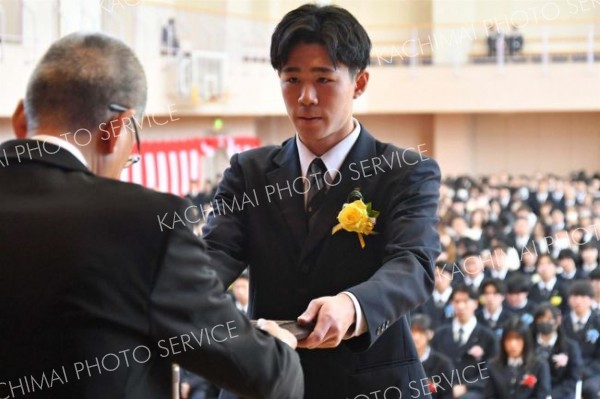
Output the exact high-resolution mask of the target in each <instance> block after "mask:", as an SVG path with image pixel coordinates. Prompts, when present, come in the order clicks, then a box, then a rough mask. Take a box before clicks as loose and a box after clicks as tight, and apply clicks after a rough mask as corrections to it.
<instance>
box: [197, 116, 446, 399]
mask: <svg viewBox="0 0 600 399" xmlns="http://www.w3.org/2000/svg"><path fill="white" fill-rule="evenodd" d="M398 156H399V158H397V157H398ZM403 157H404V160H402V159H403ZM398 159H399V160H400V162H398ZM361 162H362V165H363V166H365V170H364V172H363V170H362V167H361ZM374 163H375V164H378V165H377V166H378V169H375V168H374V167H373V165H374ZM409 163H410V164H412V165H410V164H409ZM389 164H391V166H390V165H389ZM369 165H370V166H369ZM376 172H377V173H376ZM367 175H369V176H367ZM300 176H302V174H301V171H300V164H299V159H298V150H297V147H296V141H295V139H293V138H292V139H290V140H288V141H286V142H285V143H284V144H283V145H282V146H268V147H263V148H259V149H255V150H250V151H247V152H243V153H241V154H238V155H235V156H233V158H232V159H231V166H230V167H229V168H228V169H227V170H226V171H225V173H224V176H223V180H222V182H221V184H220V186H219V189H218V191H217V195H216V201H225V203H226V204H233V203H234V201H235V200H237V201H238V203H241V201H242V198H243V196H244V193H246V194H248V195H249V196H250V197H251V198H254V193H257V197H256V200H254V201H253V202H254V203H253V204H247V206H244V207H241V206H240V207H238V208H237V209H236V210H234V211H233V212H229V211H228V209H225V207H221V206H220V205H219V208H218V209H217V212H215V214H214V215H213V216H212V217H210V218H209V220H208V223H207V225H206V226H205V228H204V237H205V239H206V242H207V243H208V245H209V248H210V254H211V255H212V256H213V257H214V258H215V259H216V260H218V261H219V263H220V266H219V267H218V269H217V273H218V274H219V276H220V277H221V279H222V280H223V282H224V285H225V286H227V285H229V284H230V283H231V282H233V281H234V279H235V278H236V277H237V276H238V275H239V274H240V273H241V272H242V270H244V269H245V268H246V266H249V267H250V298H251V303H250V309H249V313H250V315H251V317H252V318H257V317H266V318H272V319H294V320H295V319H296V318H297V317H298V316H299V315H300V314H301V313H302V312H303V311H304V310H305V309H306V307H307V306H308V304H309V302H310V301H311V300H312V299H315V298H318V297H321V296H326V295H336V294H338V293H340V292H342V291H349V292H351V293H352V294H354V295H355V296H356V298H357V299H358V302H359V303H360V306H361V308H362V310H363V313H364V315H365V317H366V322H367V326H368V332H367V333H365V334H363V335H362V336H360V337H358V338H355V339H351V340H348V341H344V342H343V343H342V344H341V345H340V346H338V347H337V348H335V349H318V350H300V351H299V352H300V357H301V359H302V366H303V369H304V372H305V383H306V394H305V397H306V398H310V399H318V398H324V399H325V398H326V399H334V398H346V397H355V396H356V395H360V394H367V395H368V394H369V392H373V391H376V390H379V389H381V390H385V389H386V388H388V387H390V386H394V387H397V388H398V389H400V390H401V392H402V394H403V397H404V396H405V397H409V396H410V391H409V387H408V385H409V382H410V381H411V380H415V379H418V378H423V377H424V373H423V369H422V367H421V364H420V362H419V359H418V356H417V354H416V349H415V347H414V344H413V341H412V336H411V334H410V329H409V327H408V323H407V319H406V317H405V316H406V315H407V314H408V313H409V312H410V310H411V309H413V308H414V307H415V306H417V305H419V304H420V303H423V302H424V301H426V300H427V299H428V298H429V296H430V295H431V292H432V290H433V280H434V279H433V264H434V261H435V259H436V257H437V256H438V254H439V252H440V243H439V237H438V235H437V232H436V230H435V224H436V222H437V217H436V209H437V203H438V196H439V183H440V171H439V168H438V166H437V163H436V162H435V161H434V160H433V159H429V158H424V159H423V160H421V159H420V157H419V155H418V154H416V153H415V152H412V151H405V152H403V150H401V149H399V148H397V147H394V146H392V145H390V144H384V143H380V142H378V141H376V140H375V139H374V138H373V137H372V136H371V135H370V134H369V133H368V132H367V131H366V130H365V129H364V128H362V131H361V133H360V135H359V138H358V140H357V142H356V143H355V144H354V146H353V147H352V149H351V150H350V152H349V154H348V156H347V157H346V159H345V161H344V163H343V164H342V166H341V168H340V176H341V178H339V177H338V178H336V179H340V180H339V182H338V184H337V185H335V186H334V187H331V188H330V190H329V192H328V193H327V196H326V199H325V202H324V203H323V205H322V206H321V207H320V208H319V210H318V211H317V213H316V215H315V216H313V217H315V218H316V220H317V223H315V224H314V226H313V228H311V229H309V228H308V223H307V218H306V213H305V211H304V195H303V194H302V193H303V191H304V188H303V186H302V179H301V178H299V177H300ZM294 183H296V185H294ZM355 188H360V191H361V193H362V194H363V196H364V199H365V201H367V202H372V206H373V209H374V210H378V211H380V212H381V214H380V215H379V218H378V219H377V224H376V226H375V231H377V232H378V234H377V235H370V236H367V237H366V238H365V240H366V247H365V248H364V249H361V247H360V244H359V240H358V237H357V235H356V234H355V233H349V232H346V231H340V232H338V233H336V234H335V235H332V233H331V231H332V228H333V227H334V226H335V225H336V224H337V223H338V222H337V220H336V217H337V214H338V213H339V211H340V210H341V209H342V206H343V204H344V203H345V202H346V200H347V198H348V195H349V194H350V193H351V191H352V190H353V189H355ZM280 190H281V191H280ZM270 191H274V192H275V194H273V195H271V196H270V197H269V196H268V195H267V194H266V193H267V192H270ZM279 193H281V194H279ZM217 203H219V202H217ZM229 208H231V206H230V207H229ZM382 392H383V391H382ZM388 395H391V393H388Z"/></svg>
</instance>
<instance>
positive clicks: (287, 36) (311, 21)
mask: <svg viewBox="0 0 600 399" xmlns="http://www.w3.org/2000/svg"><path fill="white" fill-rule="evenodd" d="M299 43H308V44H310V43H318V44H321V45H323V46H325V48H326V49H327V53H328V54H329V58H330V59H331V61H332V63H333V65H337V64H338V63H342V64H344V65H346V66H347V67H348V69H349V70H350V72H351V73H352V74H354V73H356V72H357V71H360V70H363V69H365V68H366V67H367V65H369V60H370V54H371V39H369V35H368V34H367V32H366V31H365V28H363V26H362V25H361V24H360V23H359V22H358V21H357V19H356V18H354V16H353V15H352V14H350V13H349V12H348V11H347V10H345V9H343V8H341V7H337V6H333V5H328V6H318V5H316V4H304V5H303V6H300V7H298V8H296V9H295V10H292V11H290V12H288V13H287V14H286V15H285V16H284V17H283V19H282V20H281V21H280V22H279V24H277V27H275V31H274V32H273V35H272V36H271V65H272V66H273V68H275V69H276V70H277V71H281V69H282V68H283V66H284V65H285V63H286V62H287V60H288V56H289V54H290V52H291V51H292V49H293V48H294V47H295V46H296V45H297V44H299Z"/></svg>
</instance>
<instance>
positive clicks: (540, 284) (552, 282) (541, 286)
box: [538, 277, 556, 291]
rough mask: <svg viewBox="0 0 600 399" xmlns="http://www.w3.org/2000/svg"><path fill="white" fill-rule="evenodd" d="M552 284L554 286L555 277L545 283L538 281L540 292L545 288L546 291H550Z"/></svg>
mask: <svg viewBox="0 0 600 399" xmlns="http://www.w3.org/2000/svg"><path fill="white" fill-rule="evenodd" d="M554 284H556V277H552V280H550V281H548V282H547V283H544V282H543V281H540V282H539V283H538V286H539V287H540V289H541V290H543V289H544V288H546V289H547V290H548V291H552V289H553V288H554Z"/></svg>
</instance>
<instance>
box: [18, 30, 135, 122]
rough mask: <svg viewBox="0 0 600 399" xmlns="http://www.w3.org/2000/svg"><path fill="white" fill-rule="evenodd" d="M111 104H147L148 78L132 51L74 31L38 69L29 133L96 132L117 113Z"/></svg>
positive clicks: (30, 89) (29, 98)
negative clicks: (49, 128)
mask: <svg viewBox="0 0 600 399" xmlns="http://www.w3.org/2000/svg"><path fill="white" fill-rule="evenodd" d="M110 104H119V105H122V106H125V107H126V108H135V110H136V116H135V117H136V119H141V118H142V114H143V111H144V108H145V106H146V76H145V74H144V69H143V68H142V65H141V64H140V62H139V60H138V59H137V57H136V56H135V54H134V53H133V51H132V50H131V49H130V48H129V47H128V46H127V45H125V44H124V43H123V42H121V41H120V40H118V39H115V38H113V37H110V36H108V35H105V34H102V33H72V34H70V35H67V36H65V37H63V38H61V39H59V40H57V41H56V42H55V43H54V44H52V46H51V47H50V48H49V49H48V51H47V52H46V54H45V55H44V57H43V58H42V60H41V61H40V63H39V64H38V65H37V67H36V68H35V70H34V72H33V75H32V76H31V78H30V80H29V84H28V86H27V94H26V95H25V113H26V116H27V124H28V129H37V128H39V127H40V126H42V125H43V124H46V123H51V124H53V125H54V126H57V127H60V128H61V129H65V130H66V131H70V132H75V131H77V130H79V129H82V128H84V129H87V130H89V131H92V132H93V131H95V130H97V129H98V128H99V125H100V124H101V123H102V122H106V121H107V120H108V119H109V118H110V115H111V114H112V113H113V112H112V111H109V109H108V106H109V105H110Z"/></svg>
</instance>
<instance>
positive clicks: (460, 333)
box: [456, 327, 465, 346]
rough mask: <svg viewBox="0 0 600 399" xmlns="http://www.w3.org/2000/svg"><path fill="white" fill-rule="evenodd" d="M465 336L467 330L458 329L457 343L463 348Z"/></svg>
mask: <svg viewBox="0 0 600 399" xmlns="http://www.w3.org/2000/svg"><path fill="white" fill-rule="evenodd" d="M464 334H465V330H463V328H462V327H461V328H459V329H458V340H456V343H457V344H458V345H460V346H462V344H463V338H464Z"/></svg>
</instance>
